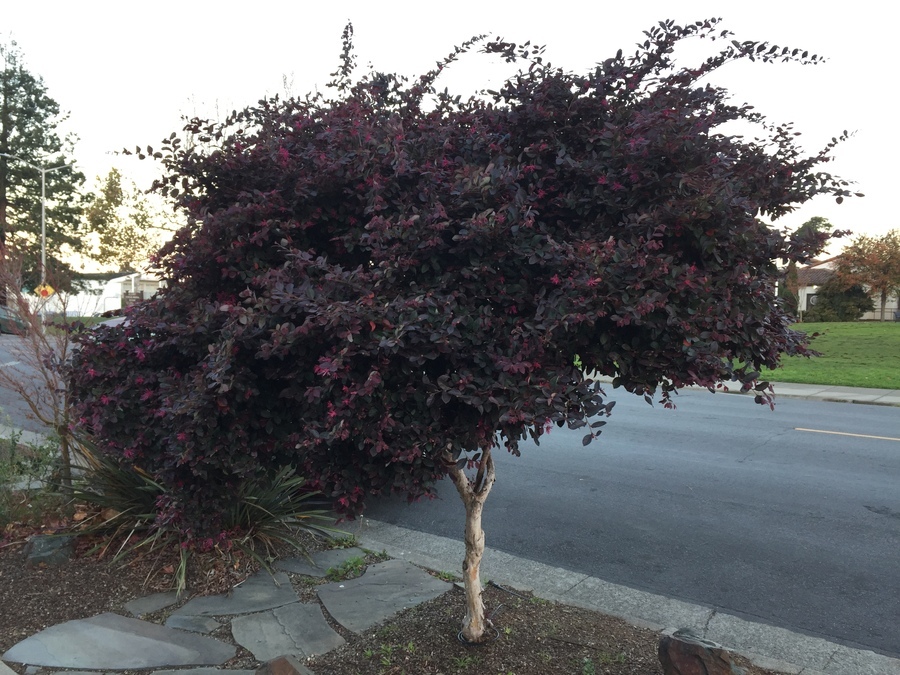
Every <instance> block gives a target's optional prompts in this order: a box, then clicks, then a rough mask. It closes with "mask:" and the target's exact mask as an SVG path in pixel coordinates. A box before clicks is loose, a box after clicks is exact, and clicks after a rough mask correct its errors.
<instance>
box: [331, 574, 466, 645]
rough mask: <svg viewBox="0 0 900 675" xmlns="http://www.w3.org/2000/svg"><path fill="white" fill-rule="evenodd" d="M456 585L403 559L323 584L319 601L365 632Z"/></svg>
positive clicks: (338, 617)
mask: <svg viewBox="0 0 900 675" xmlns="http://www.w3.org/2000/svg"><path fill="white" fill-rule="evenodd" d="M450 588H452V584H449V583H447V582H445V581H441V580H440V579H436V578H435V577H433V576H431V575H430V574H428V572H426V571H425V570H422V569H420V568H418V567H416V566H415V565H412V564H410V563H408V562H405V561H403V560H388V561H386V562H383V563H378V564H376V565H369V568H368V569H367V570H366V572H365V574H363V575H362V576H361V577H359V578H358V579H351V580H349V581H340V582H337V583H333V584H325V585H324V586H320V587H319V590H318V595H319V600H321V601H322V604H323V605H325V609H327V610H328V612H329V613H330V614H331V616H332V617H334V620H335V621H337V622H338V623H339V624H341V625H342V626H343V627H344V628H346V629H348V630H351V631H353V632H354V633H361V632H362V631H364V630H366V629H367V628H369V627H370V626H374V625H375V624H376V623H380V622H382V621H384V620H385V619H388V618H390V617H392V616H393V615H394V614H396V613H397V612H399V611H401V610H404V609H406V608H407V607H413V606H414V605H418V604H420V603H422V602H427V601H428V600H433V599H434V598H436V597H438V596H439V595H441V594H442V593H445V592H446V591H448V590H449V589H450Z"/></svg>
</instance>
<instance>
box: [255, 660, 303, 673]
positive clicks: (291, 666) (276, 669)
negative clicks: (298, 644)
mask: <svg viewBox="0 0 900 675" xmlns="http://www.w3.org/2000/svg"><path fill="white" fill-rule="evenodd" d="M256 675H315V674H314V673H313V671H311V670H310V669H309V668H307V667H306V666H304V665H303V664H302V663H300V662H299V661H298V660H297V659H296V658H295V657H293V656H279V657H278V658H277V659H272V660H271V661H269V662H268V663H266V664H265V665H263V666H261V667H260V668H259V669H258V670H257V671H256Z"/></svg>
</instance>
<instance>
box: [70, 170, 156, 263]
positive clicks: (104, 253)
mask: <svg viewBox="0 0 900 675" xmlns="http://www.w3.org/2000/svg"><path fill="white" fill-rule="evenodd" d="M98 182H99V183H100V186H99V190H98V192H97V194H95V195H93V196H92V198H91V201H90V203H89V204H88V206H87V208H86V209H85V219H86V221H87V225H88V227H89V229H90V231H91V232H92V233H95V234H96V235H97V246H96V248H95V249H94V250H92V251H90V253H91V257H92V258H93V259H94V260H96V261H97V262H98V263H100V264H102V265H113V266H114V267H115V268H116V269H117V270H120V271H126V270H136V269H138V267H139V266H140V265H142V264H144V263H146V262H147V261H148V260H149V259H150V256H151V255H152V253H154V252H155V251H156V249H157V248H159V245H158V244H159V242H158V240H157V237H156V236H155V232H154V230H155V229H159V228H158V225H156V224H155V223H156V222H158V220H159V214H156V213H154V212H153V210H152V208H151V206H150V205H149V203H148V201H147V199H146V197H145V196H144V195H143V194H141V193H140V191H138V189H137V187H136V186H135V185H134V184H133V183H132V184H131V185H128V184H124V185H123V182H122V175H121V173H119V171H118V169H115V168H113V169H110V171H109V173H108V174H107V175H106V176H105V177H104V178H103V179H98Z"/></svg>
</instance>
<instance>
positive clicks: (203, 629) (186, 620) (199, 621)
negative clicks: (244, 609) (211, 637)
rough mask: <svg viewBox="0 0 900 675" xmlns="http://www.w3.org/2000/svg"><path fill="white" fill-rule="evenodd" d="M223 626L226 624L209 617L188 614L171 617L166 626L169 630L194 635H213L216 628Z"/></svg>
mask: <svg viewBox="0 0 900 675" xmlns="http://www.w3.org/2000/svg"><path fill="white" fill-rule="evenodd" d="M223 625H224V624H221V623H219V622H218V621H216V620H215V619H211V618H210V617H208V616H188V615H186V614H179V615H178V616H170V617H169V618H168V619H166V626H168V627H169V628H177V629H178V630H189V631H191V632H192V633H212V632H213V631H214V630H215V629H216V628H220V627H221V626H223Z"/></svg>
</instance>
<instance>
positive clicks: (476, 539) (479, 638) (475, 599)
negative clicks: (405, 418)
mask: <svg viewBox="0 0 900 675" xmlns="http://www.w3.org/2000/svg"><path fill="white" fill-rule="evenodd" d="M450 478H452V479H453V484H454V485H456V490H457V492H459V496H460V498H461V499H462V501H463V504H464V505H465V507H466V557H465V559H464V560H463V581H464V583H465V589H466V617H465V619H463V625H462V636H463V637H464V638H465V639H466V640H467V641H468V642H472V643H477V642H483V641H484V640H485V638H486V635H485V630H486V629H487V628H488V627H489V626H490V622H489V621H487V620H486V619H485V618H484V600H482V597H481V594H482V591H483V590H484V589H483V588H482V586H481V575H480V572H481V558H482V556H483V555H484V530H482V529H481V513H482V511H483V510H484V502H485V500H486V499H487V496H488V493H489V492H490V491H491V487H492V486H493V484H494V480H495V472H494V459H493V457H491V451H490V449H488V450H485V451H484V453H483V455H482V457H481V462H480V464H479V467H478V473H477V475H476V476H475V478H474V479H473V480H469V478H468V477H467V476H466V474H465V473H464V472H463V470H462V469H461V468H459V467H458V466H457V465H456V464H454V465H453V468H452V469H451V470H450Z"/></svg>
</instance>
